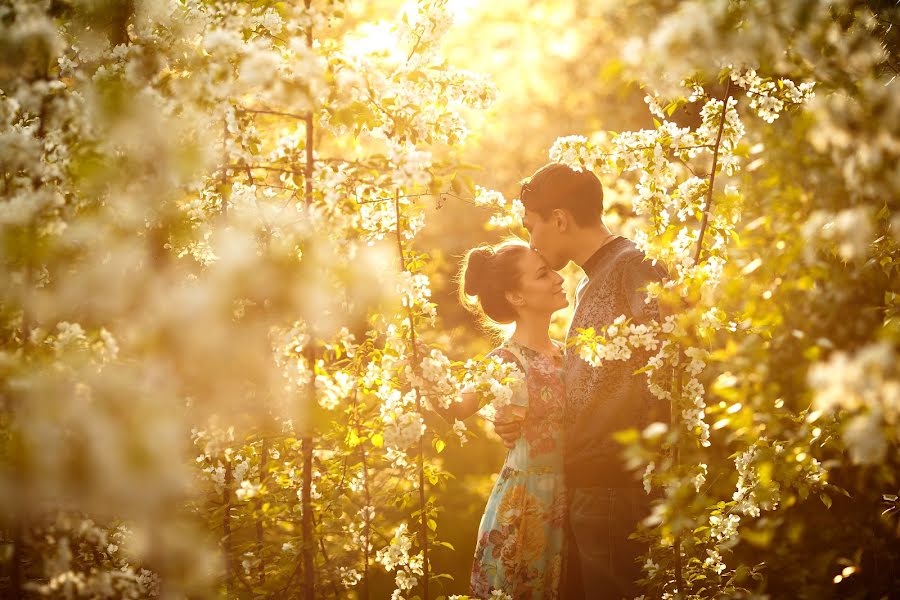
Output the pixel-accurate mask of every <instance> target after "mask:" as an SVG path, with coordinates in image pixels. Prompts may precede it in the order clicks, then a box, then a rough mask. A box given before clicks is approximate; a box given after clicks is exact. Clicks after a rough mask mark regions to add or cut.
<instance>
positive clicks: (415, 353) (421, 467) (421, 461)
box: [394, 190, 430, 600]
mask: <svg viewBox="0 0 900 600" xmlns="http://www.w3.org/2000/svg"><path fill="white" fill-rule="evenodd" d="M394 213H395V215H396V218H397V249H398V250H399V252H400V268H401V269H402V270H403V271H406V270H407V267H406V255H405V253H404V252H403V235H402V231H401V227H400V224H401V223H400V217H401V214H400V192H399V190H395V191H394ZM406 312H407V318H408V320H409V341H410V346H411V352H412V360H413V368H414V369H418V368H419V367H418V365H419V350H418V345H417V341H416V326H415V319H414V318H413V307H412V303H410V306H407V307H406ZM416 410H417V411H418V412H419V414H420V415H421V414H422V413H423V411H422V396H421V394H418V393H417V394H416ZM423 438H424V436H421V437H419V443H418V447H417V455H418V456H417V457H416V470H417V471H418V475H419V510H420V517H421V518H420V524H419V525H420V526H419V544H420V545H421V547H422V598H423V599H424V600H429V598H430V596H429V594H428V579H429V576H430V574H429V571H430V569H429V566H428V511H427V510H426V507H427V504H426V500H425V444H424V440H423Z"/></svg>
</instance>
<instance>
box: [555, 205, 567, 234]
mask: <svg viewBox="0 0 900 600" xmlns="http://www.w3.org/2000/svg"><path fill="white" fill-rule="evenodd" d="M550 218H551V219H553V225H554V226H555V227H556V230H557V231H559V232H560V233H562V232H564V231H567V230H568V229H569V226H570V222H569V221H570V218H571V217H570V216H569V214H568V213H567V212H566V211H564V210H562V209H560V208H554V209H553V212H552V213H550Z"/></svg>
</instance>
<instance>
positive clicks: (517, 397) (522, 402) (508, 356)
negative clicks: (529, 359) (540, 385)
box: [488, 348, 528, 407]
mask: <svg viewBox="0 0 900 600" xmlns="http://www.w3.org/2000/svg"><path fill="white" fill-rule="evenodd" d="M488 356H489V357H490V356H496V357H498V358H500V359H501V360H502V361H504V362H509V363H513V364H514V365H516V367H518V368H519V371H521V372H522V374H523V375H524V376H525V377H526V378H525V379H522V382H521V383H520V384H519V385H515V386H513V394H512V398H511V399H510V404H512V405H513V406H525V407H527V406H528V384H527V374H526V371H525V367H524V365H523V364H522V361H521V360H520V359H519V357H517V356H516V355H515V354H514V353H513V352H512V351H511V350H509V349H508V348H496V349H494V350H492V351H491V352H489V353H488Z"/></svg>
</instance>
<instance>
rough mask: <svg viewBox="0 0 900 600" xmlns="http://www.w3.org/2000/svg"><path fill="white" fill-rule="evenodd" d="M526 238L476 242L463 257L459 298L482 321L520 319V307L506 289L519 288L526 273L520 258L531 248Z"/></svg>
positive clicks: (492, 323) (492, 326)
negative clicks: (485, 243)
mask: <svg viewBox="0 0 900 600" xmlns="http://www.w3.org/2000/svg"><path fill="white" fill-rule="evenodd" d="M530 251H531V250H530V248H529V247H528V245H527V244H525V243H524V242H521V241H518V240H510V241H505V242H502V243H499V244H496V245H493V246H487V245H485V246H476V247H475V248H472V249H471V250H469V251H468V252H467V253H466V255H465V256H464V257H463V260H462V265H461V266H460V269H459V280H458V281H459V301H460V303H461V304H462V305H463V306H464V307H465V308H466V310H468V311H469V312H471V313H473V314H474V315H475V316H476V317H478V319H479V321H480V322H481V325H483V326H485V327H487V328H489V329H495V328H496V326H497V325H501V324H509V323H512V322H513V321H515V320H516V316H517V315H516V311H515V308H514V307H513V306H512V304H510V303H509V300H507V298H506V292H512V291H515V290H517V289H518V288H519V283H520V280H521V276H522V273H521V272H520V269H519V259H520V258H522V256H524V255H525V253H527V252H530Z"/></svg>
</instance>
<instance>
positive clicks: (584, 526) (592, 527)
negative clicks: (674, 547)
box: [567, 487, 650, 600]
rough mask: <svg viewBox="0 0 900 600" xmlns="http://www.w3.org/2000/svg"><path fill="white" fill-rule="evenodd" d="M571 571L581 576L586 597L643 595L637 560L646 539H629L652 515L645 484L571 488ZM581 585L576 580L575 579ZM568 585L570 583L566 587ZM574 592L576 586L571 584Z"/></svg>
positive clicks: (592, 598)
mask: <svg viewBox="0 0 900 600" xmlns="http://www.w3.org/2000/svg"><path fill="white" fill-rule="evenodd" d="M570 497H571V505H570V509H569V525H570V527H571V533H572V535H571V538H572V539H571V542H572V543H570V545H569V561H570V569H569V571H570V576H571V577H573V578H576V579H577V578H579V576H578V573H576V572H575V571H578V570H580V571H581V573H580V580H581V585H580V587H581V589H582V590H583V594H584V598H585V599H590V600H605V599H607V598H608V599H610V600H613V599H614V600H619V599H620V598H628V599H631V598H634V597H635V596H639V595H640V594H641V592H640V590H639V589H638V587H637V585H636V584H635V581H636V580H638V579H640V578H641V567H640V564H639V563H638V562H637V559H638V558H639V557H640V555H641V554H642V553H643V552H645V551H646V544H643V543H641V542H638V541H636V540H630V539H628V536H629V535H631V534H632V533H633V532H634V531H635V530H636V529H637V524H638V522H639V521H641V520H642V519H643V518H644V517H646V516H647V515H648V514H649V510H650V500H649V498H648V496H647V494H645V493H644V490H643V489H640V488H606V487H589V488H574V489H571V490H570ZM576 586H577V584H576ZM567 587H568V586H567ZM568 589H569V595H570V596H571V597H575V594H573V593H572V589H573V588H572V587H568Z"/></svg>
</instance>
